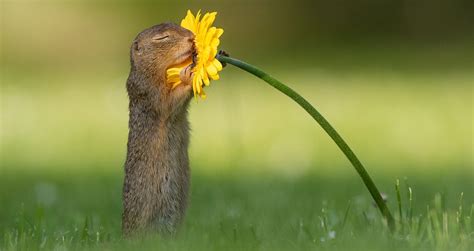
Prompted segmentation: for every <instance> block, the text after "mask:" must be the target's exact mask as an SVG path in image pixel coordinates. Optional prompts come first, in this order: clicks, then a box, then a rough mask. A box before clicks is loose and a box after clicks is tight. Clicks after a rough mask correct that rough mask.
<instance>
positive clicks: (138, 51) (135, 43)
mask: <svg viewBox="0 0 474 251" xmlns="http://www.w3.org/2000/svg"><path fill="white" fill-rule="evenodd" d="M132 47H133V51H134V52H135V53H136V54H138V55H140V54H141V46H140V45H139V44H138V41H136V40H135V41H133V45H132Z"/></svg>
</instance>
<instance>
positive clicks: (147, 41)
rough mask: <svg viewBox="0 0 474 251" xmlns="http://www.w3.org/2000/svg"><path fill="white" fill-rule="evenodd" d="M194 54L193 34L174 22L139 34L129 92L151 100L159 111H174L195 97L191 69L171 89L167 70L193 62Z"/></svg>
mask: <svg viewBox="0 0 474 251" xmlns="http://www.w3.org/2000/svg"><path fill="white" fill-rule="evenodd" d="M193 53H194V34H193V33H192V32H191V31H189V30H187V29H185V28H182V27H181V26H179V25H176V24H173V23H164V24H159V25H155V26H152V27H150V28H148V29H146V30H144V31H142V32H140V33H139V34H138V35H137V37H136V38H135V40H134V41H133V43H132V46H131V49H130V60H131V65H132V70H131V74H130V76H129V81H128V82H127V90H128V93H129V97H130V98H131V99H134V100H143V97H148V98H145V101H146V100H148V101H150V102H151V103H153V105H156V106H157V107H158V108H159V109H160V110H169V111H171V110H175V108H177V107H179V106H182V105H183V104H186V103H187V102H186V101H189V99H190V98H191V96H192V87H191V79H192V72H191V68H190V67H187V68H185V70H183V72H182V74H181V80H182V84H180V85H179V86H177V87H176V88H174V89H172V88H171V85H169V84H167V83H166V70H167V69H168V68H170V67H172V66H175V65H179V64H182V63H185V62H186V61H189V62H191V61H192V57H193Z"/></svg>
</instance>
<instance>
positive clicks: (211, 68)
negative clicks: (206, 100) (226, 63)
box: [206, 64, 217, 76]
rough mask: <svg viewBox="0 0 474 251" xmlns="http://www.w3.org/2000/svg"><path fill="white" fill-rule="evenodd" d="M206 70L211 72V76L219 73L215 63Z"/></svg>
mask: <svg viewBox="0 0 474 251" xmlns="http://www.w3.org/2000/svg"><path fill="white" fill-rule="evenodd" d="M206 70H207V73H209V75H210V76H212V75H216V74H217V68H216V67H215V66H214V64H209V65H208V66H207V67H206Z"/></svg>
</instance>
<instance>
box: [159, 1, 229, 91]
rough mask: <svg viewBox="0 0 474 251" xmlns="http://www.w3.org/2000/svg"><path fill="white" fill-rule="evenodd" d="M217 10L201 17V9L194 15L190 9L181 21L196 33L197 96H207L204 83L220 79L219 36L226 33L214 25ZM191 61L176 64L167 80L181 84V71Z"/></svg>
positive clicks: (195, 73)
mask: <svg viewBox="0 0 474 251" xmlns="http://www.w3.org/2000/svg"><path fill="white" fill-rule="evenodd" d="M216 15H217V12H211V13H206V14H205V15H204V16H203V17H202V19H201V11H198V13H197V14H196V16H194V15H193V14H192V13H191V11H189V10H188V13H187V15H186V17H185V18H184V19H183V20H182V21H181V26H182V27H183V28H186V29H188V30H190V31H192V32H193V33H194V36H195V38H194V44H195V49H196V53H197V56H196V59H195V60H194V61H195V62H194V64H195V65H194V67H193V69H192V72H193V74H194V75H193V92H194V96H195V97H196V96H197V95H199V96H200V97H201V98H206V94H205V93H204V91H203V85H206V86H208V85H209V83H210V80H218V79H219V74H218V72H219V71H221V70H222V64H221V63H220V62H219V60H217V59H216V54H217V46H219V43H220V40H219V37H220V36H221V35H222V33H224V30H223V29H221V28H216V27H213V26H212V23H213V22H214V20H215V19H216ZM190 64H191V63H190V62H186V63H184V64H182V65H180V66H175V67H173V68H170V69H168V70H167V71H166V74H167V82H168V83H169V84H172V87H173V88H174V87H176V86H177V85H179V84H181V80H180V78H179V73H180V72H181V70H182V69H183V68H185V67H187V66H189V65H190Z"/></svg>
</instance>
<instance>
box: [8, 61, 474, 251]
mask: <svg viewBox="0 0 474 251" xmlns="http://www.w3.org/2000/svg"><path fill="white" fill-rule="evenodd" d="M275 72H278V73H279V74H274V75H277V76H278V77H279V78H281V79H282V80H283V81H286V82H291V83H290V85H292V86H293V87H295V89H297V90H298V91H300V92H301V93H302V94H303V95H304V96H306V97H308V99H309V100H310V101H311V102H312V103H313V104H315V105H317V106H318V107H319V109H320V110H321V112H322V113H323V114H325V115H326V116H327V118H328V119H329V120H330V121H331V122H332V123H333V124H334V126H335V127H336V128H337V129H338V130H339V131H340V133H341V134H342V135H343V137H345V138H346V140H347V141H348V142H349V144H350V145H351V146H352V147H353V148H354V150H355V152H356V153H357V154H358V155H359V157H360V158H361V160H362V161H363V162H364V164H365V165H366V167H367V169H368V171H369V173H370V174H371V175H372V176H373V178H374V180H375V182H376V184H377V185H378V186H379V188H380V190H381V191H383V193H385V194H386V195H387V200H388V203H389V207H390V209H391V210H392V213H393V214H394V216H395V218H396V220H397V229H396V231H395V232H394V233H393V234H390V232H389V231H388V229H387V227H386V226H385V223H384V221H383V219H382V217H381V215H380V214H379V212H378V211H377V210H376V208H375V207H374V204H373V202H372V201H371V198H370V196H369V193H368V192H367V191H366V189H365V187H364V186H363V185H362V183H361V181H360V179H359V177H358V176H357V174H356V172H355V171H354V170H353V168H352V167H351V166H350V164H349V162H348V161H347V160H346V159H345V158H344V156H343V155H342V154H341V153H340V152H339V150H338V149H337V147H336V146H335V145H334V143H333V142H331V141H330V140H329V138H328V137H327V135H325V134H324V132H322V130H321V129H320V128H319V127H318V126H317V125H316V124H315V123H314V122H313V121H312V120H311V118H310V117H309V116H308V115H307V114H305V113H304V111H302V110H301V109H300V108H298V107H297V106H296V105H295V104H293V103H292V102H290V101H289V100H287V99H286V98H284V97H283V96H281V95H280V94H278V93H277V92H275V91H273V90H271V89H270V88H269V87H267V86H265V85H264V84H263V83H260V82H259V81H258V80H256V79H254V78H252V77H247V76H245V75H243V74H241V73H238V72H237V71H236V70H234V69H232V70H227V71H226V72H225V74H223V77H222V80H221V81H219V82H216V83H215V84H214V85H213V86H212V87H211V88H210V89H209V91H208V94H209V95H208V96H209V97H208V99H207V100H206V101H198V102H193V103H192V107H191V111H190V120H191V124H192V127H193V131H192V143H191V149H190V153H191V165H192V188H191V197H190V200H191V201H190V207H189V210H188V213H187V217H186V221H185V223H184V225H183V226H182V228H181V230H180V231H179V233H178V234H177V236H175V237H173V238H160V237H158V236H152V235H151V236H143V238H140V239H138V240H123V239H122V238H121V232H120V227H121V226H120V224H121V222H120V216H121V185H122V179H123V160H124V156H125V152H124V151H125V144H126V135H127V98H126V95H125V92H124V79H125V77H126V76H125V75H123V74H108V75H104V76H101V77H99V78H100V79H99V80H97V76H95V75H94V76H88V75H81V78H80V79H72V78H67V77H65V76H56V77H54V78H52V77H51V76H45V77H43V78H42V77H35V78H34V81H33V79H32V78H29V77H28V76H23V77H19V76H20V75H19V74H17V75H14V74H11V75H10V76H9V77H8V78H6V79H5V80H6V81H5V83H7V84H6V85H4V86H3V90H2V102H3V104H4V106H3V107H2V117H3V118H2V131H1V133H2V134H1V135H2V140H1V147H2V148H1V149H2V151H1V154H2V155H1V160H2V162H1V164H2V165H1V168H0V250H51V249H54V250H83V249H92V250H147V249H152V250H157V249H158V250H473V248H474V225H473V224H474V221H473V220H472V216H473V210H474V209H473V205H474V196H473V192H474V189H473V185H472V184H473V182H472V181H473V179H474V173H473V163H472V86H471V85H470V84H469V83H472V82H471V81H472V79H474V77H473V76H472V73H469V72H467V73H466V72H460V73H459V72H458V73H456V74H444V75H442V74H432V75H430V74H408V75H404V74H396V73H392V72H377V73H374V72H372V71H368V72H364V71H348V72H343V73H341V74H336V75H335V74H333V73H331V72H324V71H318V69H310V68H308V69H300V70H299V71H297V72H289V71H288V72H285V71H276V70H275ZM315 72H316V73H317V74H315ZM315 76H317V77H315ZM92 78H94V79H95V81H98V82H92V83H91V82H88V80H89V79H92ZM290 80H291V81H290ZM33 83H34V84H33ZM99 83H100V84H99ZM292 83H294V84H292ZM302 83H304V84H302ZM308 83H311V85H309V84H308ZM313 83H314V84H313ZM451 83H456V84H455V85H452V84H451ZM40 87H46V88H40ZM229 93H232V95H229ZM397 179H399V180H400V187H399V194H400V197H401V200H400V202H401V205H400V208H401V217H400V211H399V200H398V199H397V190H396V189H395V184H396V181H397ZM409 187H410V189H411V191H412V193H411V197H412V199H411V200H410V195H409V194H410V193H409V189H408V188H409Z"/></svg>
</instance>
